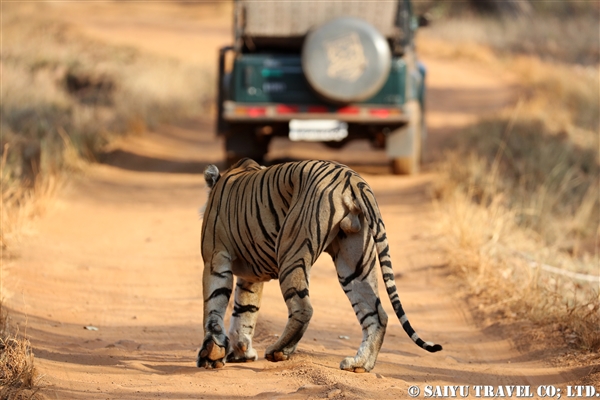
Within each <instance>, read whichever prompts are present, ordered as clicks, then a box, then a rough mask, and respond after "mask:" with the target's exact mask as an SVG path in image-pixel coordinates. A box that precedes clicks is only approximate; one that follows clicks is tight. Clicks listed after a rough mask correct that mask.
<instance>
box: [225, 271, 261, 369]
mask: <svg viewBox="0 0 600 400" xmlns="http://www.w3.org/2000/svg"><path fill="white" fill-rule="evenodd" d="M262 291H263V282H256V283H252V282H248V281H246V280H244V279H243V278H240V277H238V278H237V283H236V285H235V304H234V306H233V313H232V314H231V325H230V327H229V339H230V340H231V343H232V347H233V349H232V352H231V353H229V354H228V355H227V361H228V362H248V361H256V360H257V359H258V354H257V353H256V350H254V349H253V348H252V336H254V328H255V327H256V319H257V318H258V310H259V309H260V301H261V298H262Z"/></svg>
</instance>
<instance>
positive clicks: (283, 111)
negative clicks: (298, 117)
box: [275, 104, 300, 114]
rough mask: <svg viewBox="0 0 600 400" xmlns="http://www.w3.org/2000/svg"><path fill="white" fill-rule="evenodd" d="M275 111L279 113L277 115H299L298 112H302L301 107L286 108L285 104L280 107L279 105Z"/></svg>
mask: <svg viewBox="0 0 600 400" xmlns="http://www.w3.org/2000/svg"><path fill="white" fill-rule="evenodd" d="M275 110H276V111H277V114H293V113H297V112H298V111H300V107H298V106H286V105H283V104H279V105H277V107H276V108H275Z"/></svg>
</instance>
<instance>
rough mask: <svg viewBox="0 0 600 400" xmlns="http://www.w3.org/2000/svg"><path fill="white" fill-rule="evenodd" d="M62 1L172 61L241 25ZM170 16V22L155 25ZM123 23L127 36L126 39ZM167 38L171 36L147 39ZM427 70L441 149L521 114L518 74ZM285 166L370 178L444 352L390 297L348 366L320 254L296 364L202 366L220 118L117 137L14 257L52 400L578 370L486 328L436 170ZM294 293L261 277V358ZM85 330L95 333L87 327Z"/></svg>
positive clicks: (414, 299) (95, 29) (341, 319)
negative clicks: (467, 295) (447, 227)
mask: <svg viewBox="0 0 600 400" xmlns="http://www.w3.org/2000/svg"><path fill="white" fill-rule="evenodd" d="M53 7H56V9H57V10H58V11H60V12H61V14H62V15H63V17H64V18H68V19H70V20H75V21H77V23H78V24H80V25H81V26H82V27H83V29H84V31H87V32H89V33H90V34H93V35H94V36H95V37H96V38H100V39H102V38H104V39H105V40H107V41H111V42H113V43H114V42H120V43H122V42H127V44H129V45H136V44H137V46H138V47H140V48H144V49H147V48H148V47H151V48H152V49H154V50H155V51H156V52H158V53H162V54H165V53H166V50H165V49H166V48H169V49H170V50H169V51H171V52H173V54H170V53H169V54H170V55H173V56H178V57H184V58H185V54H186V51H187V52H191V51H192V50H193V49H192V48H187V47H186V46H192V47H193V46H194V45H193V40H192V41H185V40H184V41H180V42H177V38H178V37H180V36H178V35H188V36H189V34H190V32H200V33H199V34H198V35H199V36H198V37H201V36H202V34H201V33H202V29H201V28H197V27H196V28H194V29H197V31H195V30H193V29H192V30H185V29H182V25H181V23H179V22H181V19H182V18H184V17H186V18H188V20H186V22H185V24H184V25H183V26H188V25H186V24H192V22H190V20H189V15H196V16H198V17H199V18H200V17H202V15H205V16H206V15H208V16H212V17H211V18H212V19H211V21H212V22H211V23H210V24H209V25H207V26H208V28H207V29H209V30H210V31H211V32H213V33H214V32H215V30H216V32H227V29H228V26H227V22H219V23H217V22H218V21H227V19H225V18H221V17H219V18H221V19H219V18H217V17H215V15H221V14H219V12H221V13H222V12H226V11H227V8H226V7H225V8H224V9H223V10H225V11H223V10H221V11H219V10H217V11H215V10H213V9H212V8H211V9H210V10H208V11H205V14H203V11H202V8H201V7H199V8H186V7H183V6H178V5H173V4H162V3H161V4H159V5H157V4H153V5H152V7H149V8H144V7H142V5H140V4H137V5H136V4H128V5H126V6H123V7H121V6H116V5H114V4H105V5H102V4H99V3H88V4H77V5H76V6H75V5H73V4H70V5H69V7H68V8H61V7H60V5H59V4H57V5H54V6H53ZM189 10H191V11H189ZM132 11H135V12H132ZM160 13H162V14H161V15H166V16H167V17H164V16H163V17H161V18H159V17H157V15H158V14H160ZM211 13H212V14H211ZM214 13H217V14H214ZM213 17H214V18H213ZM102 18H104V20H102ZM98 20H102V21H104V24H102V23H100V22H98ZM205 20H206V19H205ZM102 21H101V22H102ZM106 21H113V23H112V24H107V23H106ZM128 21H130V23H127V22H128ZM178 21H179V22H178ZM215 21H217V22H215ZM219 24H220V25H219ZM137 26H142V27H143V29H141V28H140V29H139V30H136V29H137V28H136V27H137ZM125 27H126V29H128V30H129V31H128V32H129V34H128V35H121V32H122V29H125ZM150 31H152V32H154V34H153V35H148V32H150ZM165 31H167V32H168V34H164V35H163V33H164V32H165ZM136 32H137V33H136ZM181 32H183V33H181ZM220 35H221V36H219V35H217V36H216V37H217V38H216V39H215V37H212V39H211V41H208V42H207V43H204V44H202V46H204V47H202V49H203V51H206V54H207V55H206V60H204V61H205V62H207V65H208V64H210V63H213V61H215V60H216V50H215V47H216V45H217V44H219V43H218V42H220V41H221V42H224V43H227V41H228V40H229V38H228V37H227V35H226V34H223V33H221V34H220ZM157 36H160V37H162V38H163V39H164V40H163V41H162V42H157V43H154V47H152V45H151V43H152V40H153V39H152V38H155V37H157ZM168 38H171V39H168ZM169 40H171V41H174V42H170V41H169ZM198 40H200V39H198ZM175 42H177V43H175ZM190 43H192V44H190ZM186 49H187V50H186ZM175 53H176V54H175ZM213 56H215V57H213ZM425 61H426V62H427V65H428V66H429V72H430V73H429V84H430V91H429V97H428V98H429V104H428V110H429V112H430V113H429V126H430V139H431V140H430V145H431V147H432V153H431V155H430V157H434V156H435V154H436V151H439V150H440V149H441V148H442V145H441V143H442V142H443V139H444V138H445V137H446V136H448V135H449V134H451V133H452V132H453V129H455V128H456V127H460V126H464V125H466V124H469V123H472V122H473V121H475V120H476V119H477V118H478V117H480V116H481V114H482V113H485V112H488V111H494V110H497V109H498V108H499V107H503V106H506V105H507V104H510V102H511V95H512V92H511V90H510V88H509V87H508V86H507V83H506V82H505V81H503V80H501V79H499V78H498V77H495V76H491V75H490V74H489V72H487V71H485V70H482V69H481V68H478V67H477V66H474V65H472V64H468V63H463V62H449V61H441V60H435V59H431V60H425ZM465 88H466V90H465ZM280 156H287V157H315V158H335V159H337V160H339V161H342V162H345V163H348V164H350V165H355V166H356V167H357V169H358V170H360V171H361V172H362V173H364V175H365V178H366V179H367V181H368V182H369V184H370V185H371V186H372V187H373V189H374V191H375V193H376V195H377V198H378V202H379V204H380V206H381V211H382V214H383V217H384V220H385V222H386V226H387V229H388V237H389V240H390V248H391V253H392V260H393V263H394V269H395V271H396V273H397V275H398V278H397V285H398V290H399V293H400V296H401V299H402V301H403V304H404V305H405V309H406V310H407V313H408V316H409V318H410V319H411V322H412V324H413V326H414V327H415V328H416V329H417V331H418V332H419V333H420V334H421V336H422V337H424V338H425V339H427V340H434V341H436V342H437V343H441V344H442V345H443V346H444V351H442V352H440V353H436V354H428V353H426V352H424V351H423V350H421V349H419V348H417V347H416V346H414V344H413V343H412V342H411V341H410V339H409V338H407V337H406V334H405V333H404V331H403V330H402V328H401V326H400V324H399V323H398V322H397V321H396V320H395V319H394V318H393V312H392V308H391V305H390V304H389V301H388V300H382V303H383V304H384V308H385V310H386V312H387V313H388V314H389V315H390V323H389V326H388V332H387V335H386V339H385V342H384V345H383V348H382V350H381V353H380V355H379V359H378V363H377V365H376V367H375V369H374V370H373V372H372V373H370V374H350V373H347V372H344V371H340V370H339V369H338V365H339V362H340V360H341V359H342V358H343V357H345V356H348V355H353V354H354V353H355V352H356V349H357V348H358V345H359V343H360V340H361V331H360V326H359V324H358V322H357V321H356V317H355V316H354V313H353V311H352V308H351V306H350V304H349V302H348V300H347V298H346V297H345V295H344V293H343V291H342V290H341V288H339V284H338V283H337V278H336V275H335V270H334V268H333V264H332V263H331V260H330V259H328V258H327V257H321V258H319V260H318V261H317V263H316V264H315V266H314V268H313V270H312V276H311V300H312V302H313V306H314V310H315V313H314V316H313V320H312V322H311V325H310V327H309V329H308V330H307V332H306V335H305V337H304V338H303V340H302V341H301V343H300V345H299V348H298V352H297V353H296V354H295V355H294V356H293V357H292V359H291V360H289V361H286V362H282V363H269V362H267V361H266V360H264V359H263V358H261V359H259V361H257V362H255V363H249V364H228V365H227V366H226V367H225V368H224V369H220V370H214V371H207V370H201V369H198V368H195V367H194V361H195V356H196V353H197V351H198V347H199V346H200V344H201V342H202V317H201V315H202V301H201V299H202V293H201V275H202V260H201V258H200V251H199V239H200V237H199V235H200V220H199V217H198V215H197V210H198V208H199V207H200V206H201V205H202V203H203V202H204V200H205V196H206V190H205V187H204V183H203V178H202V175H201V172H202V170H203V168H204V166H206V165H207V164H208V163H213V162H218V161H219V160H221V159H222V157H223V152H222V144H221V143H220V141H219V140H217V139H215V138H214V136H213V133H212V126H211V123H210V122H209V121H208V120H201V121H191V122H189V123H188V124H183V125H180V126H161V127H159V128H158V129H157V130H156V131H154V132H148V133H147V134H145V135H142V136H135V137H130V138H127V139H124V140H123V141H121V142H120V143H117V144H115V151H113V152H112V153H111V154H110V156H109V157H108V158H107V160H106V162H107V164H104V165H93V166H91V167H90V168H89V170H88V171H87V172H86V174H85V175H83V176H81V177H79V178H77V179H76V180H75V181H74V182H73V183H72V184H71V185H70V187H69V188H68V189H67V190H65V192H64V193H63V194H61V196H60V197H59V198H58V199H57V201H56V205H55V206H54V208H53V210H52V211H50V212H49V213H48V215H47V216H46V217H45V218H43V219H42V220H40V221H39V223H38V224H37V232H36V233H35V234H34V235H33V236H31V237H29V238H27V239H26V240H24V241H23V243H22V244H21V246H20V248H19V249H18V252H19V256H18V257H17V258H15V259H11V260H4V262H3V293H2V296H4V298H5V301H6V304H7V305H8V307H9V308H10V309H11V310H12V315H13V318H14V319H15V320H16V321H17V322H18V323H19V325H20V327H21V331H22V332H25V333H26V334H27V335H28V336H29V337H30V339H31V342H32V344H33V347H34V352H35V355H36V365H37V367H38V369H39V371H40V372H41V374H42V375H43V379H42V383H43V385H44V386H45V387H44V389H43V393H44V394H45V395H46V396H47V397H48V398H58V399H96V398H115V399H138V398H151V397H161V398H170V399H184V398H224V399H225V398H227V399H229V398H237V397H252V396H256V397H258V398H282V399H283V398H285V399H294V398H295V399H304V398H323V397H328V398H347V399H352V398H356V399H359V398H373V399H375V398H377V399H387V398H390V399H391V398H402V397H406V390H407V388H408V387H409V386H410V385H419V386H421V387H423V385H425V384H429V385H459V384H460V385H501V384H507V385H518V384H522V385H539V384H554V385H559V384H564V383H566V382H569V381H571V380H573V379H575V378H576V377H577V375H578V374H579V373H581V371H578V370H574V371H568V370H562V369H557V368H552V367H549V366H547V365H546V364H544V362H543V361H541V360H539V359H534V358H533V357H531V355H527V354H520V353H518V352H517V351H516V350H515V349H514V348H513V346H512V344H511V342H510V341H509V340H507V339H504V338H501V337H499V336H498V335H496V334H494V333H493V329H492V332H490V331H488V330H481V329H479V328H478V327H477V326H476V324H475V323H474V321H473V320H472V317H471V316H470V314H469V312H468V310H466V308H465V307H466V306H465V304H464V303H463V302H462V301H461V300H459V299H457V298H456V297H455V295H454V293H453V290H454V288H453V287H452V285H451V284H449V283H448V281H449V277H448V276H447V274H448V271H447V270H446V269H444V259H443V256H442V254H441V253H440V252H439V251H438V250H437V249H436V248H434V247H433V246H432V244H431V240H430V239H431V237H432V236H431V235H432V233H431V226H432V224H433V223H434V221H433V213H432V207H431V205H430V202H429V200H428V195H427V188H428V185H429V184H430V182H431V179H432V175H431V174H430V173H424V174H422V175H420V176H417V177H411V178H405V177H395V176H390V175H388V174H387V166H386V164H385V162H383V161H382V159H383V157H382V152H378V151H374V150H370V149H369V148H368V146H367V145H366V144H364V143H353V144H351V146H350V147H349V148H348V149H345V150H344V151H342V152H332V151H331V150H328V149H326V148H324V147H321V146H319V145H294V146H293V147H292V146H291V145H290V144H289V143H287V142H285V141H277V142H276V143H275V145H274V149H273V157H280ZM381 288H384V286H383V285H382V284H381V282H380V289H381ZM380 292H381V296H382V297H384V298H386V299H387V295H386V293H385V290H380ZM281 297H282V296H281V293H280V292H279V288H278V285H277V283H275V282H271V283H269V284H267V285H266V287H265V293H264V299H263V307H262V309H261V313H260V316H259V323H258V326H257V332H256V338H255V342H256V343H255V347H256V348H257V350H258V352H259V354H262V353H264V350H265V348H266V347H267V346H268V345H269V344H271V343H272V342H273V341H274V340H275V338H276V335H278V334H280V333H281V331H282V330H283V326H284V323H285V320H286V317H287V310H286V308H285V304H284V302H283V300H282V298H281ZM88 325H92V326H95V327H97V328H98V331H90V330H85V329H83V327H84V326H88ZM341 335H342V336H347V337H349V339H343V338H340V336H341Z"/></svg>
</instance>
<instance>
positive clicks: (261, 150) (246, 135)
mask: <svg viewBox="0 0 600 400" xmlns="http://www.w3.org/2000/svg"><path fill="white" fill-rule="evenodd" d="M270 142H271V137H270V136H264V135H257V134H256V133H255V127H253V126H248V125H244V124H232V125H231V126H230V129H229V131H228V132H227V134H226V135H225V157H226V158H225V164H226V166H227V168H229V167H231V166H232V165H233V164H235V163H236V162H238V161H239V160H241V159H242V158H251V159H253V160H254V161H256V162H257V163H259V164H261V165H262V164H263V163H264V160H265V155H266V154H267V152H268V151H269V143H270Z"/></svg>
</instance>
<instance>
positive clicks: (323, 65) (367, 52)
mask: <svg viewBox="0 0 600 400" xmlns="http://www.w3.org/2000/svg"><path fill="white" fill-rule="evenodd" d="M391 60H392V55H391V51H390V47H389V44H388V42H387V40H386V39H385V38H384V37H383V36H382V35H381V34H380V33H379V31H377V29H375V28H374V27H373V26H372V25H370V24H369V23H367V22H366V21H363V20H362V19H359V18H354V17H341V18H336V19H333V20H331V21H329V22H326V23H325V24H323V25H321V26H319V27H317V28H316V29H313V30H311V31H310V32H309V33H308V35H307V36H306V40H305V41H304V45H303V47H302V69H303V71H304V75H305V76H306V79H307V81H308V83H309V84H310V86H311V87H312V89H313V90H314V91H315V92H316V93H317V94H319V95H320V96H321V97H323V98H324V99H325V100H328V101H330V102H333V103H338V104H347V103H352V102H358V101H363V100H367V99H369V98H370V97H373V96H374V95H375V94H377V92H378V91H379V90H380V89H381V88H382V87H383V85H384V84H385V82H386V81H387V78H388V75H389V73H390V68H391Z"/></svg>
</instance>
